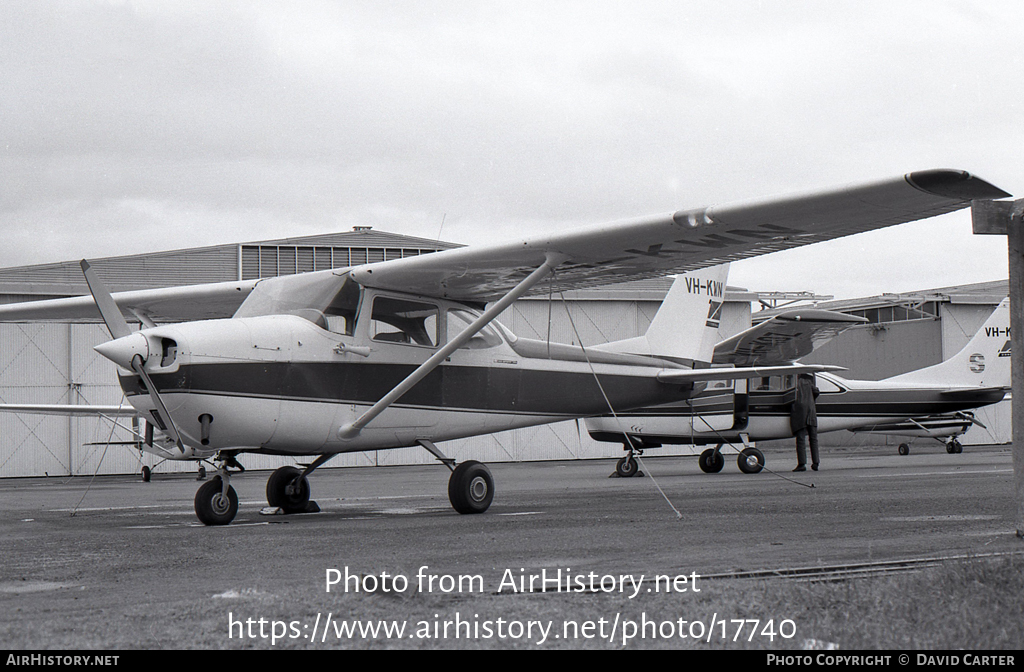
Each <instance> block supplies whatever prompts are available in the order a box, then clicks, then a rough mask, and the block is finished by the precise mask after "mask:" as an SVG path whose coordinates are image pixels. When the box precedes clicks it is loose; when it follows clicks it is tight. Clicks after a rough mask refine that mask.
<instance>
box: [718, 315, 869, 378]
mask: <svg viewBox="0 0 1024 672" xmlns="http://www.w3.org/2000/svg"><path fill="white" fill-rule="evenodd" d="M867 321H868V320H867V319H865V318H863V317H856V316H854V315H846V314H845V313H837V312H833V311H830V310H817V309H814V308H804V309H796V310H788V311H786V312H784V313H780V314H779V315H776V316H775V317H773V318H771V319H770V320H765V321H764V322H762V323H761V324H758V325H755V326H753V327H751V328H750V329H747V330H745V331H741V332H740V333H738V334H736V335H735V336H733V337H731V338H727V339H725V340H724V341H721V342H720V343H718V345H716V346H715V355H714V359H712V363H713V364H732V365H734V366H743V367H747V366H755V367H756V366H768V365H772V364H783V363H788V362H793V361H796V360H798V359H800V358H801V357H805V356H807V355H809V354H810V353H811V352H812V351H814V350H815V348H817V347H818V346H820V345H821V344H822V343H825V342H827V341H829V340H831V339H833V338H835V337H836V335H837V334H838V333H839V332H841V331H843V330H844V329H848V328H849V327H852V326H853V325H855V324H863V323H865V322H867Z"/></svg>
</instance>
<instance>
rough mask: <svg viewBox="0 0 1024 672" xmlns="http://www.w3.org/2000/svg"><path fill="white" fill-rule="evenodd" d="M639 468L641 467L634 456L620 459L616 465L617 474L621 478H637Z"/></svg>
mask: <svg viewBox="0 0 1024 672" xmlns="http://www.w3.org/2000/svg"><path fill="white" fill-rule="evenodd" d="M639 468H640V466H639V465H638V464H637V461H636V458H635V457H633V456H632V455H627V456H625V457H623V458H620V459H619V461H618V462H616V463H615V473H616V474H618V475H619V477H620V478H632V477H633V476H636V472H637V471H638V470H639Z"/></svg>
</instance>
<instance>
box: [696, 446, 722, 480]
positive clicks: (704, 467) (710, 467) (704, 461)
mask: <svg viewBox="0 0 1024 672" xmlns="http://www.w3.org/2000/svg"><path fill="white" fill-rule="evenodd" d="M697 465H698V466H699V467H700V470H701V471H703V472H704V473H705V474H717V473H718V472H720V471H721V470H722V467H724V466H725V458H724V457H723V456H722V453H720V452H719V451H718V450H716V449H714V448H708V449H706V450H705V451H704V452H702V453H701V454H700V457H699V458H697Z"/></svg>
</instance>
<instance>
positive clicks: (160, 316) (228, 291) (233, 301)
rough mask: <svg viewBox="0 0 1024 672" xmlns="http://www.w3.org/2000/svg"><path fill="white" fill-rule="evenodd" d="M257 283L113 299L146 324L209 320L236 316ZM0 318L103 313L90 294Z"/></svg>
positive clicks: (12, 309)
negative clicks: (236, 312) (99, 310)
mask: <svg viewBox="0 0 1024 672" xmlns="http://www.w3.org/2000/svg"><path fill="white" fill-rule="evenodd" d="M257 283H258V281H257V280H247V281H242V282H217V283H210V284H205V285H190V286H185V287H166V288H161V289H141V290H135V291H130V292H118V293H116V294H114V295H113V298H114V301H115V302H116V303H117V306H118V308H120V309H121V312H122V313H123V314H124V315H125V316H126V317H128V318H129V319H138V320H139V321H141V322H144V323H147V322H151V323H166V322H186V321H190V320H209V319H215V318H220V317H231V316H232V315H234V313H235V311H236V310H238V307H239V306H240V305H242V302H243V301H245V299H246V298H247V297H248V296H249V293H250V292H252V290H253V288H254V287H255V286H256V284H257ZM0 319H2V320H3V321H6V322H13V321H22V320H24V321H35V320H54V319H59V320H62V321H74V322H98V321H99V320H100V314H99V312H98V311H97V310H96V302H95V301H94V300H93V298H92V296H91V295H90V296H75V297H71V298H67V299H45V300H43V301H30V302H27V303H13V304H9V305H6V306H0Z"/></svg>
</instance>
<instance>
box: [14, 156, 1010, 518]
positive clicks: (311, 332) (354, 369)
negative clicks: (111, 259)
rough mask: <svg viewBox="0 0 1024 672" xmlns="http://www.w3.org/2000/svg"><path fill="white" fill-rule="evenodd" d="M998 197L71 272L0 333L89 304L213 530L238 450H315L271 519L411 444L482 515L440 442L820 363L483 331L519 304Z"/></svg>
mask: <svg viewBox="0 0 1024 672" xmlns="http://www.w3.org/2000/svg"><path fill="white" fill-rule="evenodd" d="M1006 196H1008V194H1007V193H1006V192H1004V191H1002V190H1001V189H999V188H997V187H994V186H993V185H991V184H989V183H988V182H985V181H984V180H981V179H979V178H977V177H974V176H971V175H970V174H968V173H965V172H960V171H951V170H934V171H919V172H913V173H909V174H907V175H905V176H902V177H899V178H895V179H890V180H885V181H879V182H875V183H870V184H866V185H860V186H852V187H846V188H840V189H836V190H829V191H822V192H818V193H812V194H809V195H803V196H789V197H783V198H778V199H773V200H764V201H757V202H752V203H745V204H738V205H726V206H715V207H709V208H699V209H694V210H681V211H678V212H675V213H670V214H667V215H662V216H655V217H649V218H644V219H638V220H632V221H626V222H620V223H616V224H609V225H600V226H594V227H586V228H581V229H577V230H574V231H571V232H568V233H556V234H552V235H548V236H537V237H532V238H528V239H523V240H514V241H512V242H507V243H499V244H490V245H483V246H472V247H463V248H457V249H452V250H446V251H443V252H435V253H432V254H427V255H423V256H419V257H411V258H404V259H396V260H393V261H384V262H379V263H371V264H365V265H362V266H356V267H352V268H340V269H335V270H331V271H318V272H312V273H306V274H301V275H292V276H285V277H278V278H268V279H264V280H260V281H248V282H227V283H216V284H212V285H198V286H193V287H178V288H167V289H159V290H139V291H133V292H121V293H118V294H116V295H111V294H110V293H108V292H107V291H106V290H105V289H104V288H103V286H102V283H101V282H100V281H99V279H98V278H97V277H95V272H94V269H91V268H90V267H89V266H88V264H86V263H83V270H84V271H85V273H86V278H87V279H88V280H89V284H90V290H91V293H92V296H91V297H75V298H68V299H53V300H45V301H38V302H32V303H22V304H11V305H6V306H0V321H18V320H21V321H24V320H38V319H60V320H64V321H67V320H75V319H79V320H81V319H90V318H91V319H95V316H96V313H97V309H98V311H99V314H100V315H101V316H102V319H103V321H104V322H105V324H106V325H107V328H108V329H109V331H110V333H111V336H112V340H111V341H109V342H107V343H104V344H102V345H100V346H97V348H96V349H97V351H98V352H100V353H101V354H102V355H103V356H105V357H106V358H108V359H110V360H111V361H113V362H115V363H116V364H117V365H118V366H119V367H120V368H121V372H120V374H119V380H120V383H121V386H122V388H123V389H124V391H125V394H126V396H127V398H128V401H129V402H130V403H131V405H132V406H133V407H134V408H135V409H136V411H137V412H138V413H139V414H140V415H142V416H144V417H147V418H148V419H150V420H152V421H153V423H154V424H156V425H157V426H158V427H159V428H160V429H161V430H162V431H163V432H165V433H166V434H167V435H168V436H169V437H170V439H171V441H172V442H173V443H174V445H175V446H176V448H177V450H178V451H179V452H180V453H181V454H182V455H183V456H185V455H189V456H214V460H215V462H216V463H217V464H218V465H219V468H218V470H217V477H215V478H213V479H211V480H210V481H209V482H207V483H205V484H204V485H203V486H201V487H200V488H199V491H198V493H197V494H196V499H195V508H196V514H197V516H198V517H199V519H200V520H201V521H202V522H204V523H206V524H227V523H229V522H230V521H231V520H232V519H233V518H234V516H235V514H236V512H237V508H238V498H237V495H236V494H235V491H234V488H232V487H231V485H230V474H231V469H232V468H237V467H238V466H239V465H238V462H237V459H236V458H237V456H238V455H240V454H242V453H246V452H257V453H264V454H276V455H288V456H298V455H309V456H317V457H316V459H314V460H313V462H312V463H310V464H309V465H308V466H307V467H306V468H305V469H304V470H301V471H300V470H299V469H297V468H295V467H282V468H280V469H278V470H277V471H275V472H274V473H273V474H272V475H271V476H270V478H269V480H268V483H267V500H268V503H269V504H270V505H271V506H278V507H282V508H283V509H285V510H286V511H303V510H305V509H306V506H307V504H308V502H309V495H310V488H309V482H308V480H307V477H308V476H309V475H310V473H312V472H313V470H314V469H316V468H318V467H319V466H320V465H322V464H324V463H325V462H327V461H328V460H329V459H331V458H332V457H333V456H335V455H337V454H339V453H344V452H354V451H365V450H383V449H388V448H398V447H406V446H415V445H420V446H422V447H423V448H425V449H427V450H429V451H430V452H431V453H433V454H434V455H435V456H436V457H437V458H438V459H440V460H441V461H442V462H444V463H445V464H446V465H447V466H448V467H449V468H450V469H452V475H451V477H450V480H449V486H448V493H449V499H450V500H451V503H452V506H453V507H454V508H455V509H456V510H457V511H459V512H460V513H478V512H482V511H485V510H486V509H487V508H488V507H489V506H490V503H491V500H492V497H493V493H494V483H493V479H492V478H491V474H490V472H489V470H488V469H487V467H486V466H485V465H483V464H480V463H479V462H476V461H474V460H468V461H465V462H463V463H461V464H459V465H458V466H455V464H454V461H453V460H450V459H448V458H446V457H444V455H443V454H442V453H441V451H440V450H439V449H438V448H437V447H436V445H435V442H439V441H446V440H449V439H455V438H462V437H467V436H475V435H480V434H486V433H491V432H496V431H499V430H505V429H512V428H517V427H526V426H530V425H537V424H544V423H550V422H555V421H559V420H564V419H570V418H579V417H587V416H593V415H598V414H601V413H604V412H607V411H608V410H618V409H631V408H638V407H642V406H650V405H656V404H660V403H667V402H670V401H677V400H681V399H686V398H688V397H690V396H692V395H693V394H694V393H695V392H696V391H699V390H700V389H701V387H702V385H701V384H702V383H704V382H706V381H708V380H721V379H723V378H744V377H749V376H770V375H774V374H776V373H784V372H789V373H796V372H799V371H822V370H827V369H829V368H830V367H822V366H804V365H789V366H784V367H764V368H763V369H762V368H760V367H739V368H736V369H733V370H732V371H730V372H729V373H728V374H723V372H722V371H721V370H715V371H714V373H711V371H710V369H708V368H701V367H702V366H704V367H706V366H707V365H708V364H707V363H706V362H705V363H704V364H702V363H701V362H699V361H694V360H695V359H697V357H696V356H695V355H699V350H700V348H699V346H698V347H694V344H696V343H699V342H701V341H703V340H705V339H704V338H703V335H701V336H697V335H694V334H685V335H682V336H685V337H684V338H680V339H678V340H674V339H664V338H658V337H655V338H640V339H633V340H632V341H631V348H630V351H629V352H621V351H615V350H614V349H596V348H588V349H586V350H584V349H583V348H581V347H574V346H568V345H559V344H555V343H551V344H548V343H544V342H540V341H530V340H527V339H522V338H518V339H517V338H516V337H515V336H513V335H512V334H509V333H508V332H507V331H506V330H504V329H503V328H501V327H500V326H498V325H496V324H495V323H494V319H495V317H496V316H497V315H498V314H499V313H501V312H502V311H503V310H505V308H507V307H508V306H509V305H511V304H512V302H514V301H515V300H516V299H517V298H519V297H520V296H522V295H524V294H526V293H527V292H530V291H534V292H537V293H541V292H549V293H552V294H554V293H557V292H561V291H563V290H565V289H576V288H580V287H585V286H593V285H599V284H607V283H609V282H615V281H618V280H625V279H635V278H642V277H654V276H658V275H665V274H669V273H679V272H684V271H693V270H697V269H700V268H705V267H708V266H714V265H718V264H722V263H724V262H727V261H732V260H737V259H743V258H746V257H750V256H754V255H758V254H766V253H769V252H774V251H777V250H783V249H788V248H792V247H796V246H799V245H805V244H809V243H814V242H818V241H822V240H829V239H833V238H837V237H840V236H845V235H850V234H854V233H859V232H862V231H868V230H872V229H878V228H882V227H886V226H891V225H894V224H900V223H903V222H908V221H912V220H917V219H923V218H926V217H931V216H934V215H939V214H943V213H947V212H951V211H954V210H959V209H962V208H965V207H968V206H969V205H970V203H971V200H974V199H996V198H1003V197H1006ZM694 296H696V297H698V298H699V299H700V300H702V301H704V302H706V304H707V305H709V306H710V304H711V302H712V300H713V297H710V296H709V295H708V293H707V291H706V290H705V292H704V293H703V294H698V295H694ZM485 306H486V309H485ZM125 315H128V316H133V319H137V320H139V321H140V322H141V323H142V327H143V328H141V329H140V330H139V331H135V332H133V331H132V330H131V328H130V327H129V326H128V325H127V323H126V321H125ZM687 348H689V351H688V350H687Z"/></svg>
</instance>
